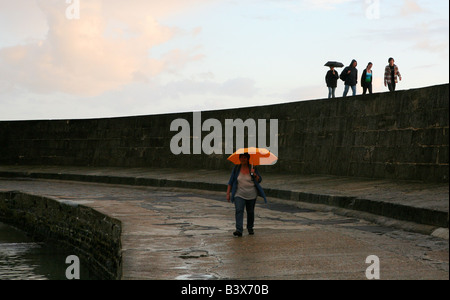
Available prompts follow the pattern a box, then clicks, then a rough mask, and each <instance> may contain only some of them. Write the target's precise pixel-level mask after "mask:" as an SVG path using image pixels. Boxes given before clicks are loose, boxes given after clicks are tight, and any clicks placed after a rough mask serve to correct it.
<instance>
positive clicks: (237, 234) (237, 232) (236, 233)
mask: <svg viewBox="0 0 450 300" xmlns="http://www.w3.org/2000/svg"><path fill="white" fill-rule="evenodd" d="M233 235H234V236H237V237H241V236H242V232H239V231H235V232H233Z"/></svg>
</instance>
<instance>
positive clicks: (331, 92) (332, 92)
mask: <svg viewBox="0 0 450 300" xmlns="http://www.w3.org/2000/svg"><path fill="white" fill-rule="evenodd" d="M335 91H336V88H335V87H328V99H330V98H336V96H335V94H334V92H335Z"/></svg>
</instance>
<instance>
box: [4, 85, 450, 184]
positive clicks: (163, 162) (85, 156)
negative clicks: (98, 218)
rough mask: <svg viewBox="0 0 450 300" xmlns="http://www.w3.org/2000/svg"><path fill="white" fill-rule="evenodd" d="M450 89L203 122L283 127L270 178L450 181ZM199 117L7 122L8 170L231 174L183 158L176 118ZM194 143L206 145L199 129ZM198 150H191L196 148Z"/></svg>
mask: <svg viewBox="0 0 450 300" xmlns="http://www.w3.org/2000/svg"><path fill="white" fill-rule="evenodd" d="M448 110H449V85H448V84H445V85H439V86H433V87H428V88H421V89H415V90H408V91H398V92H395V93H380V94H374V95H365V96H362V95H361V96H356V97H348V98H337V99H332V100H331V99H330V100H329V99H326V100H314V101H303V102H295V103H286V104H277V105H270V106H261V107H250V108H241V109H229V110H220V111H205V112H202V120H207V119H211V118H212V119H216V120H218V121H219V122H220V123H221V124H225V120H227V119H230V120H236V119H242V120H247V119H253V120H259V119H265V120H270V119H276V120H278V135H277V137H278V148H279V149H278V156H279V161H278V163H277V164H276V165H275V166H270V167H267V168H266V169H265V170H264V172H285V173H293V174H328V175H338V176H356V177H369V178H387V179H405V180H422V181H428V182H448V178H449V176H448V175H449V169H448V159H449V152H448V149H449V134H448V133H449V113H448ZM180 118H181V119H185V120H186V121H187V122H189V124H191V126H194V124H193V119H194V118H193V113H180V114H165V115H149V116H135V117H123V118H108V119H89V120H40V121H39V120H38V121H16V122H14V121H4V122H0V164H2V165H16V164H18V165H72V166H99V167H102V166H103V167H104V166H111V167H114V166H120V167H146V168H151V167H158V168H161V167H178V168H186V169H190V168H201V169H209V168H220V169H224V168H226V169H229V168H230V165H229V163H228V162H227V160H226V158H227V156H228V155H227V154H225V153H223V154H214V155H206V154H191V155H175V154H173V153H172V151H171V149H170V143H171V140H172V139H173V137H174V135H175V134H176V132H173V131H171V130H170V126H171V124H172V122H173V121H174V120H176V119H180ZM191 130H192V131H191V133H192V134H191V137H190V138H191V141H194V140H196V139H201V138H202V137H204V136H205V135H206V134H207V133H206V132H203V133H202V134H203V136H200V137H199V136H196V134H195V133H194V130H193V129H191ZM191 145H192V143H191Z"/></svg>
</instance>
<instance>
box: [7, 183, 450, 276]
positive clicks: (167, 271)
mask: <svg viewBox="0 0 450 300" xmlns="http://www.w3.org/2000/svg"><path fill="white" fill-rule="evenodd" d="M0 190H1V191H11V190H17V191H22V192H25V193H31V194H39V195H43V196H51V197H53V198H56V199H59V200H61V201H64V200H71V201H74V202H77V203H80V204H84V205H88V206H90V207H92V208H94V209H96V210H98V211H100V212H102V213H105V214H108V215H110V216H112V217H114V218H117V219H119V220H121V221H122V225H123V229H122V230H123V234H122V246H123V279H131V280H133V279H163V280H164V279H170V280H171V279H184V280H185V279H246V280H254V279H264V280H277V279H289V280H296V279H366V269H367V268H368V267H369V266H370V264H368V263H366V258H367V257H368V256H370V255H376V256H377V257H378V258H379V260H380V278H381V279H386V280H388V279H447V280H448V278H449V268H448V265H449V247H448V240H444V239H440V238H437V237H432V236H429V235H422V234H418V233H410V232H405V231H401V230H397V229H394V228H390V227H382V226H379V225H375V224H372V223H370V222H368V221H365V220H362V219H359V218H357V217H347V216H342V215H337V214H334V213H332V212H328V211H326V210H316V209H315V208H316V206H312V205H307V204H301V203H294V202H289V201H283V200H278V199H273V198H269V199H268V200H269V204H267V205H266V204H264V203H263V201H262V200H261V199H259V200H258V202H257V207H256V211H255V213H256V218H255V235H253V236H250V235H248V233H247V231H246V230H245V232H244V236H243V237H241V238H236V237H233V235H232V232H233V231H234V206H233V205H232V204H230V203H228V202H227V201H226V200H225V191H224V192H223V193H218V192H209V191H200V190H182V189H175V188H172V189H162V188H152V187H130V186H118V185H102V184H91V183H77V182H63V181H46V180H31V179H15V180H11V179H0ZM244 224H245V220H244Z"/></svg>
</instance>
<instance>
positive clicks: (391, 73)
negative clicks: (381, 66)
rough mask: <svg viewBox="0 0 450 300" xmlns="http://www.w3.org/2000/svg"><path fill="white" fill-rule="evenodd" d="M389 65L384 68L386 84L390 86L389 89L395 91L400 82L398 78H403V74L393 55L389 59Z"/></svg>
mask: <svg viewBox="0 0 450 300" xmlns="http://www.w3.org/2000/svg"><path fill="white" fill-rule="evenodd" d="M388 62H389V65H387V66H386V68H385V70H384V86H387V87H388V88H389V91H391V92H395V87H396V85H397V83H398V79H400V81H401V80H402V75H401V74H400V71H399V70H398V67H397V65H396V64H395V60H394V59H393V58H392V57H391V58H389V60H388Z"/></svg>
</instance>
